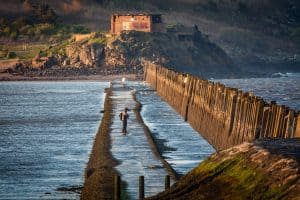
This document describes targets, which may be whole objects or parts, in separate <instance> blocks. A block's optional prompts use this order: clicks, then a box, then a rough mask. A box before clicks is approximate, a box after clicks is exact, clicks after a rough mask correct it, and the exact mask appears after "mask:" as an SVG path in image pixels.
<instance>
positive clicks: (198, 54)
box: [105, 30, 239, 77]
mask: <svg viewBox="0 0 300 200" xmlns="http://www.w3.org/2000/svg"><path fill="white" fill-rule="evenodd" d="M180 37H181V38H180ZM142 59H146V60H149V61H152V62H154V63H157V64H162V65H167V66H170V67H173V68H174V69H176V70H178V71H184V72H190V73H193V74H197V75H200V76H204V77H211V76H213V77H229V76H234V74H237V73H238V72H239V70H238V69H237V68H236V67H235V66H234V64H233V62H232V60H231V59H230V58H229V57H228V56H227V55H226V53H225V52H224V51H223V50H222V49H221V48H219V47H218V46H216V45H215V44H213V43H212V42H210V41H209V40H208V39H207V38H206V37H205V36H204V35H202V34H201V32H200V31H198V30H196V31H194V32H191V33H188V34H186V35H182V36H180V35H178V34H172V33H144V32H136V31H130V32H122V33H121V34H120V35H119V36H118V37H117V38H115V39H114V40H113V41H112V42H110V43H109V44H108V45H107V47H106V49H105V63H106V65H108V66H111V67H115V66H134V67H136V68H139V67H141V60H142Z"/></svg>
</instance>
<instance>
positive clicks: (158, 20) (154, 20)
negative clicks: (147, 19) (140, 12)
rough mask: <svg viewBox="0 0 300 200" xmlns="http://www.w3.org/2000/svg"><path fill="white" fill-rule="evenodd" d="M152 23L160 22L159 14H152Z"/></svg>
mask: <svg viewBox="0 0 300 200" xmlns="http://www.w3.org/2000/svg"><path fill="white" fill-rule="evenodd" d="M151 17H152V23H153V24H160V23H162V19H161V15H152V16H151Z"/></svg>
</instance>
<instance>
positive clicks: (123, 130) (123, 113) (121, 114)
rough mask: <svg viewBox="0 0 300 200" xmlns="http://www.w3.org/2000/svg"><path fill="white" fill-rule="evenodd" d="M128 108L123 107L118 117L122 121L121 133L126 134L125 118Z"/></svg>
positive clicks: (127, 116)
mask: <svg viewBox="0 0 300 200" xmlns="http://www.w3.org/2000/svg"><path fill="white" fill-rule="evenodd" d="M127 111H128V108H125V109H124V111H123V112H121V113H120V115H119V117H120V119H121V121H122V123H123V128H122V133H123V134H127V119H128V118H129V115H128V114H127Z"/></svg>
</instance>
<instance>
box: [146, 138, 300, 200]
mask: <svg viewBox="0 0 300 200" xmlns="http://www.w3.org/2000/svg"><path fill="white" fill-rule="evenodd" d="M299 161H300V140H299V139H294V140H264V141H256V142H254V143H244V144H241V145H239V146H235V147H233V148H230V149H228V150H224V151H221V152H219V153H216V154H214V155H212V156H211V157H210V158H209V159H207V160H206V161H204V162H203V163H201V164H200V165H199V166H198V167H196V168H195V169H194V170H192V171H191V172H190V173H188V174H187V175H186V176H184V177H182V178H181V179H180V180H179V182H177V183H176V184H174V185H173V186H172V187H171V188H170V189H169V190H167V191H165V192H162V193H160V194H158V195H157V196H154V197H152V198H148V199H151V200H156V199H160V200H164V199H299V194H300V179H299V177H300V175H299V167H300V166H299Z"/></svg>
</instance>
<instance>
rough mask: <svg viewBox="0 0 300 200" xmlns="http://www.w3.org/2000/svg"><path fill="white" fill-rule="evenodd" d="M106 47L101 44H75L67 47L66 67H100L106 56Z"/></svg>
mask: <svg viewBox="0 0 300 200" xmlns="http://www.w3.org/2000/svg"><path fill="white" fill-rule="evenodd" d="M103 51H104V45H103V44H100V43H89V42H74V43H72V44H70V45H68V46H67V47H66V56H67V58H66V61H65V63H64V65H72V66H76V67H81V66H87V67H99V66H100V64H101V61H102V60H103V56H104V52H103Z"/></svg>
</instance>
